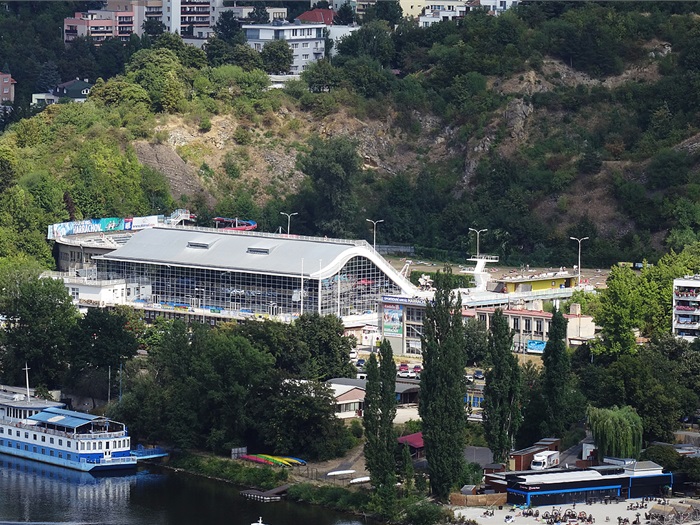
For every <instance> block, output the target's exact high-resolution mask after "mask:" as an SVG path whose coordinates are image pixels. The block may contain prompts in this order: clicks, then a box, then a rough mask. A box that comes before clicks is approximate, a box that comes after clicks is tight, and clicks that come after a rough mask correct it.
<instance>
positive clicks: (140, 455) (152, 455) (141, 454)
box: [131, 445, 168, 460]
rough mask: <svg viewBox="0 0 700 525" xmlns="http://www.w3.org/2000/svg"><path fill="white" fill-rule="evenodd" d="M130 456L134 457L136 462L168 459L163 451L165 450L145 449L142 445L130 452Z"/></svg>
mask: <svg viewBox="0 0 700 525" xmlns="http://www.w3.org/2000/svg"><path fill="white" fill-rule="evenodd" d="M131 456H132V457H135V458H136V459H138V460H145V459H157V458H165V457H168V453H167V452H166V451H165V449H162V448H160V447H150V448H146V447H144V446H143V445H139V446H138V448H136V449H135V450H132V451H131Z"/></svg>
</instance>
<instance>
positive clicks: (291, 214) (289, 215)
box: [280, 211, 299, 235]
mask: <svg viewBox="0 0 700 525" xmlns="http://www.w3.org/2000/svg"><path fill="white" fill-rule="evenodd" d="M280 215H286V216H287V235H289V228H290V227H291V224H292V217H293V216H294V215H299V213H298V212H294V213H285V212H283V211H281V212H280Z"/></svg>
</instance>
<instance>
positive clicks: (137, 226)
mask: <svg viewBox="0 0 700 525" xmlns="http://www.w3.org/2000/svg"><path fill="white" fill-rule="evenodd" d="M124 226H125V229H128V228H126V225H124ZM154 226H158V215H149V216H148V217H134V218H133V219H131V228H130V229H132V230H143V229H144V228H153V227H154Z"/></svg>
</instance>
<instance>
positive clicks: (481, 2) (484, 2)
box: [469, 0, 518, 15]
mask: <svg viewBox="0 0 700 525" xmlns="http://www.w3.org/2000/svg"><path fill="white" fill-rule="evenodd" d="M516 5H518V0H473V1H472V2H470V3H469V6H470V9H486V10H487V11H488V12H489V13H492V14H494V15H500V14H501V13H503V12H504V11H506V10H508V9H510V8H511V7H514V6H516Z"/></svg>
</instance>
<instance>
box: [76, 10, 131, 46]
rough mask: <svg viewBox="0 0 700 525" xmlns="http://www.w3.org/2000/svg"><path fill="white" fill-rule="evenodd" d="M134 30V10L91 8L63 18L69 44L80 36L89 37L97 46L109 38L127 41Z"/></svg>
mask: <svg viewBox="0 0 700 525" xmlns="http://www.w3.org/2000/svg"><path fill="white" fill-rule="evenodd" d="M133 32H134V13H133V11H107V10H91V11H86V12H82V13H80V12H79V13H75V15H74V16H73V17H72V18H66V19H64V20H63V37H64V38H63V39H64V42H65V43H67V44H69V43H71V42H72V41H74V40H75V39H76V38H80V37H85V38H89V39H90V40H91V41H92V43H93V44H95V45H97V46H99V45H100V44H101V43H102V42H104V41H105V40H106V39H108V38H118V39H120V40H122V41H124V42H126V41H128V40H129V38H131V34H132V33H133Z"/></svg>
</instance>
